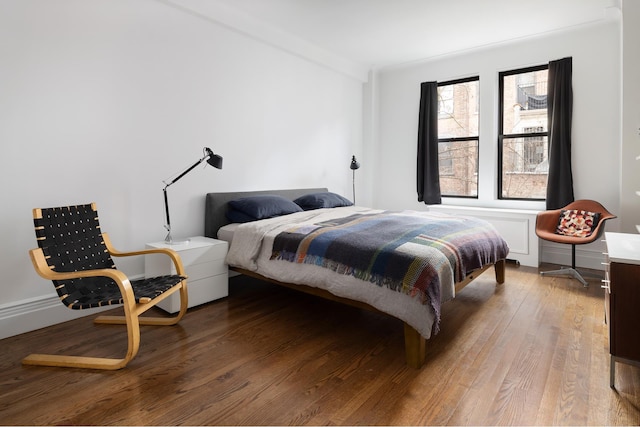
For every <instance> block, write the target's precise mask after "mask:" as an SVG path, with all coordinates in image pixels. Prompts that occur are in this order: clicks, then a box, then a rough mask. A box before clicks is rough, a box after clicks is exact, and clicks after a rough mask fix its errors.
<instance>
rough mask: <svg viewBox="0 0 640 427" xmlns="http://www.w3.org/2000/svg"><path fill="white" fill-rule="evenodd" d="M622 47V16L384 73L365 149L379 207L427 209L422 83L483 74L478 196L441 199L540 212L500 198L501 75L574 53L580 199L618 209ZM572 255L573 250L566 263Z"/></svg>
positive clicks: (611, 225) (541, 205)
mask: <svg viewBox="0 0 640 427" xmlns="http://www.w3.org/2000/svg"><path fill="white" fill-rule="evenodd" d="M620 50H621V47H620V21H619V19H610V20H607V21H603V23H601V24H597V25H590V26H585V27H580V28H575V29H572V30H570V31H569V30H568V31H564V32H560V33H556V34H549V35H546V36H544V37H538V38H534V39H526V40H521V41H518V42H512V43H505V44H503V45H499V46H494V47H490V48H489V47H488V48H485V49H481V50H475V51H471V52H464V53H461V54H457V55H451V56H446V57H442V58H436V59H433V60H429V61H424V62H420V63H415V64H409V65H406V66H403V67H397V68H391V69H386V70H381V71H379V73H378V76H377V80H376V85H375V87H374V88H373V89H371V90H372V91H373V92H375V93H376V95H377V102H378V105H379V116H378V117H376V118H375V120H377V138H373V139H371V141H369V142H368V144H370V145H368V147H371V149H372V150H375V152H376V154H377V161H376V163H375V170H376V174H375V183H374V187H375V196H374V199H373V201H374V205H375V206H376V207H379V208H386V209H389V208H394V209H399V208H405V209H427V207H426V206H425V205H424V204H421V203H419V202H418V201H417V193H416V144H417V128H418V104H419V99H420V83H421V82H424V81H430V80H436V81H446V80H452V79H456V78H461V77H467V76H474V75H479V76H480V153H479V155H480V161H479V163H480V169H479V197H478V199H477V200H469V199H453V198H444V199H443V203H445V204H447V203H448V204H461V205H462V204H463V205H469V206H484V207H500V208H520V209H534V210H536V209H537V210H543V209H544V203H542V202H537V203H536V202H519V201H518V202H516V201H511V202H508V201H500V200H497V184H496V178H495V177H496V175H497V166H496V163H497V122H498V119H497V109H498V73H499V72H500V71H506V70H512V69H516V68H521V67H527V66H531V65H538V64H544V63H547V62H548V61H550V60H554V59H560V58H563V57H567V56H571V57H572V58H573V93H574V111H573V135H572V136H573V145H572V156H573V178H574V189H575V197H576V199H580V198H589V199H595V200H598V201H600V202H601V203H602V204H603V205H605V206H606V207H607V208H608V209H609V210H611V211H612V212H619V207H620V191H619V189H620V163H619V160H620V139H621V136H620V115H621V90H620V84H621V82H620V58H621V56H620V55H621V52H620ZM617 221H618V220H614V221H609V223H608V225H607V229H608V230H610V231H616V229H617V228H618V227H619V224H618V223H617ZM587 246H592V245H587ZM593 246H595V247H594V248H592V249H589V248H584V247H583V250H587V251H589V250H591V251H594V252H598V251H600V248H599V247H598V245H597V244H594V245H593ZM546 249H547V253H550V252H552V251H554V250H555V249H554V248H553V245H551V246H550V247H549V246H547V248H546ZM563 251H564V252H566V251H567V250H566V249H565V248H563V249H560V253H561V256H563V257H564V255H563V254H564V252H563ZM544 252H545V247H544V246H543V255H542V261H551V259H545V255H544ZM566 253H567V254H569V252H566ZM567 261H570V255H569V257H568V258H566V257H564V261H562V262H567ZM589 264H591V262H590V261H589ZM598 264H599V263H598Z"/></svg>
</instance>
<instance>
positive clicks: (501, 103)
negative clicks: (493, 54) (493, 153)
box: [497, 63, 549, 201]
mask: <svg viewBox="0 0 640 427" xmlns="http://www.w3.org/2000/svg"><path fill="white" fill-rule="evenodd" d="M542 70H547V71H548V70H549V64H548V63H547V64H541V65H534V66H531V67H525V68H518V69H515V70H508V71H501V72H499V73H498V176H497V178H498V199H499V200H526V201H544V200H546V198H537V197H535V198H534V197H504V196H503V195H502V190H503V185H502V184H503V183H502V176H503V161H504V140H505V139H513V138H532V137H541V138H547V141H549V123H547V130H546V131H545V132H531V133H510V134H505V133H504V80H505V77H508V76H513V75H516V74H525V73H530V72H536V71H542ZM547 176H548V172H547Z"/></svg>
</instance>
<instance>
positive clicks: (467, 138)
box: [437, 75, 480, 199]
mask: <svg viewBox="0 0 640 427" xmlns="http://www.w3.org/2000/svg"><path fill="white" fill-rule="evenodd" d="M475 81H477V82H478V94H477V96H476V103H475V104H476V106H475V108H474V114H477V115H478V134H477V135H474V136H463V137H449V138H440V137H438V147H440V144H446V143H455V142H471V141H475V142H476V152H477V155H476V165H475V166H476V168H475V169H476V175H477V177H476V195H475V196H463V195H456V194H454V195H450V194H445V193H442V194H441V195H442V197H450V198H457V199H478V196H479V193H480V117H479V116H480V108H479V105H478V104H479V100H480V75H477V76H471V77H464V78H460V79H455V80H448V81H445V82H438V85H437V86H438V88H440V87H441V86H451V85H456V84H461V83H468V82H475ZM454 98H455V97H454ZM452 103H453V109H454V111H455V101H453V98H452ZM441 117H442V116H441V115H440V101H439V100H438V120H439V119H440V118H441ZM438 152H440V150H439V149H438ZM439 178H440V173H439V171H438V179H439ZM441 188H442V187H441Z"/></svg>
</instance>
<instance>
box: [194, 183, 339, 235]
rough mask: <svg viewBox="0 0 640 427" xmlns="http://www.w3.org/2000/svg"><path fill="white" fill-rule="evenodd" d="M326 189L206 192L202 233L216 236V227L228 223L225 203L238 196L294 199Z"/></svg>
mask: <svg viewBox="0 0 640 427" xmlns="http://www.w3.org/2000/svg"><path fill="white" fill-rule="evenodd" d="M324 191H328V190H327V189H326V188H294V189H291V190H263V191H237V192H228V193H207V196H206V200H205V208H204V235H205V236H206V237H212V238H214V239H215V238H217V234H218V229H219V228H220V227H222V226H225V225H227V224H229V223H230V221H229V220H228V219H227V216H226V214H227V203H228V202H229V201H231V200H234V199H238V198H240V197H248V196H257V195H264V194H275V195H278V196H282V197H286V198H287V199H290V200H294V199H297V198H298V197H300V196H304V195H305V194H310V193H320V192H324Z"/></svg>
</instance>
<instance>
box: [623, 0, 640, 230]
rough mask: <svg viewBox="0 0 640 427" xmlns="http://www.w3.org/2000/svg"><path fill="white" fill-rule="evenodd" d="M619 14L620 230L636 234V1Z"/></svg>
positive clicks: (639, 106) (639, 88) (639, 126)
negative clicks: (620, 92)
mask: <svg viewBox="0 0 640 427" xmlns="http://www.w3.org/2000/svg"><path fill="white" fill-rule="evenodd" d="M622 13H623V22H622V27H623V43H622V45H623V59H622V81H623V87H624V90H623V92H622V99H623V101H622V102H623V114H622V124H621V127H622V156H621V159H620V164H621V170H622V177H621V178H622V179H621V183H620V184H621V186H622V190H621V197H620V202H621V208H620V211H621V213H622V230H621V231H623V232H626V233H637V232H638V230H637V229H636V225H638V224H640V197H638V195H636V191H640V160H636V157H638V156H639V155H640V80H639V79H638V76H640V51H639V49H638V41H639V40H640V2H638V1H634V0H625V1H624V2H623V3H622Z"/></svg>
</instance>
